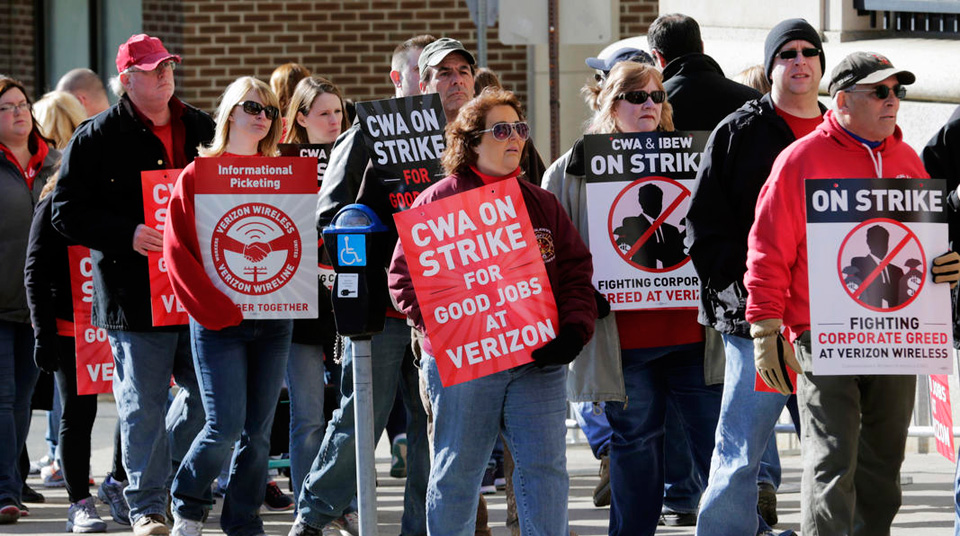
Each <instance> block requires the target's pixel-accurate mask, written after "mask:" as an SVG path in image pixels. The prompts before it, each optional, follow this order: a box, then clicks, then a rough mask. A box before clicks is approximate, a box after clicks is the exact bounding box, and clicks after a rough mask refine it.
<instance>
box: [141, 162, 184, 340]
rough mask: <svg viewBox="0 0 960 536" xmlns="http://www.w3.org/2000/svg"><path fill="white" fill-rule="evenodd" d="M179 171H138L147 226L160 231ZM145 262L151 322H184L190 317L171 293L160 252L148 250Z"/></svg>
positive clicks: (174, 323) (171, 289)
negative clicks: (147, 269) (148, 284)
mask: <svg viewBox="0 0 960 536" xmlns="http://www.w3.org/2000/svg"><path fill="white" fill-rule="evenodd" d="M181 171H182V170H180V169H159V170H154V171H142V172H141V173H140V178H141V181H142V185H143V219H144V224H146V226H147V227H150V228H151V229H156V230H158V231H160V232H161V233H162V232H163V224H164V222H165V221H166V219H167V204H168V203H169V202H170V193H171V192H172V191H173V186H174V184H176V182H177V177H179V176H180V172H181ZM147 262H148V266H149V269H150V307H151V310H152V312H153V325H154V326H179V325H185V324H187V323H188V322H189V319H190V317H189V316H188V315H187V311H186V310H185V309H184V308H183V306H182V305H180V301H179V300H177V298H176V296H174V294H173V285H171V284H170V278H169V277H167V269H166V266H165V264H164V260H163V253H162V252H160V251H150V252H148V253H147Z"/></svg>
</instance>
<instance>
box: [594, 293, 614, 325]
mask: <svg viewBox="0 0 960 536" xmlns="http://www.w3.org/2000/svg"><path fill="white" fill-rule="evenodd" d="M593 299H595V300H597V318H598V319H600V318H606V317H607V315H608V314H610V302H608V301H607V298H606V297H605V296H604V295H603V294H600V292H599V291H598V290H597V289H593Z"/></svg>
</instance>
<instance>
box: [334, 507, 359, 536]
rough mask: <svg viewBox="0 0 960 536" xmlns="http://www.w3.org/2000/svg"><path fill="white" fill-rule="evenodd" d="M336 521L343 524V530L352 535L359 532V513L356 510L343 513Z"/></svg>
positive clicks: (355, 535)
mask: <svg viewBox="0 0 960 536" xmlns="http://www.w3.org/2000/svg"><path fill="white" fill-rule="evenodd" d="M338 521H340V524H341V525H343V530H345V531H347V532H348V533H350V534H351V535H352V536H358V535H359V534H360V514H358V513H356V512H347V513H346V514H343V517H341V518H340V519H339V520H338Z"/></svg>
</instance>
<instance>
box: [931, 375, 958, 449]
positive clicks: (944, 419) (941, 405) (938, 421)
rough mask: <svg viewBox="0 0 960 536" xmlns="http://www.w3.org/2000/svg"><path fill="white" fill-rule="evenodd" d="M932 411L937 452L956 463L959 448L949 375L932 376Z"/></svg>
mask: <svg viewBox="0 0 960 536" xmlns="http://www.w3.org/2000/svg"><path fill="white" fill-rule="evenodd" d="M930 413H931V417H933V419H932V420H933V437H934V438H936V440H937V452H939V453H940V454H941V455H942V456H943V457H944V458H946V459H948V460H950V461H951V462H954V463H956V461H957V449H955V448H954V447H953V409H952V408H951V407H950V377H949V376H946V375H944V374H933V375H931V376H930Z"/></svg>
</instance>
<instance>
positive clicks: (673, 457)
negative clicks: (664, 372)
mask: <svg viewBox="0 0 960 536" xmlns="http://www.w3.org/2000/svg"><path fill="white" fill-rule="evenodd" d="M705 486H706V478H701V477H700V473H699V472H698V471H697V468H696V466H695V465H694V463H693V453H692V452H691V451H690V442H689V441H687V436H686V432H684V430H683V417H682V416H681V414H680V408H679V407H677V403H676V401H674V400H673V399H672V398H668V399H667V416H666V421H665V423H664V430H663V506H662V507H661V509H660V510H661V511H662V512H664V513H679V514H696V513H697V507H698V505H699V504H700V495H702V494H703V488H704V487H705Z"/></svg>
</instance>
